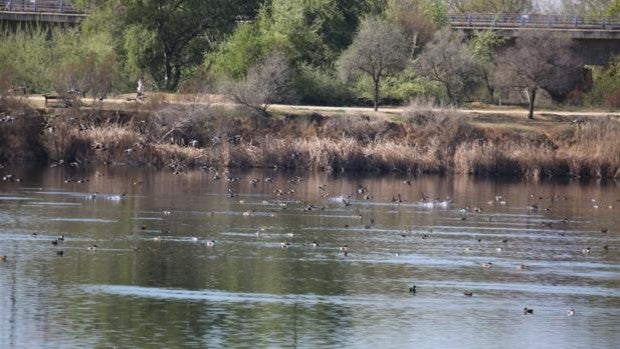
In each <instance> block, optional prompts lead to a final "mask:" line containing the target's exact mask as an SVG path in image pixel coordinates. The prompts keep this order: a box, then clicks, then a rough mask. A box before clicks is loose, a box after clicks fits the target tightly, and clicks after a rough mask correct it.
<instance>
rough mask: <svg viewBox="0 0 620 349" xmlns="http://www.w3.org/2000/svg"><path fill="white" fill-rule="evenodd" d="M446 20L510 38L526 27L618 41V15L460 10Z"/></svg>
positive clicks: (453, 25)
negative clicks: (600, 15) (496, 12)
mask: <svg viewBox="0 0 620 349" xmlns="http://www.w3.org/2000/svg"><path fill="white" fill-rule="evenodd" d="M448 23H449V24H450V26H451V27H452V28H454V29H460V30H465V31H472V30H495V31H498V32H500V33H501V34H502V35H504V36H509V37H516V36H519V33H521V32H523V31H527V30H544V31H555V32H559V33H560V32H561V33H564V34H566V35H568V36H569V37H570V38H572V39H601V40H608V39H612V40H620V17H582V16H574V15H522V14H475V13H459V14H449V15H448Z"/></svg>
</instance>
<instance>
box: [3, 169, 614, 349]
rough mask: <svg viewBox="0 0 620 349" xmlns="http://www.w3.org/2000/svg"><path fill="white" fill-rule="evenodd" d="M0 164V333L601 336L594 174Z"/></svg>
mask: <svg viewBox="0 0 620 349" xmlns="http://www.w3.org/2000/svg"><path fill="white" fill-rule="evenodd" d="M9 173H11V174H14V175H15V176H16V177H17V178H20V179H21V182H11V181H10V180H6V181H0V256H2V255H6V256H7V260H6V261H5V262H2V261H0V348H88V347H97V348H112V347H117V348H133V347H140V348H164V347H169V348H180V347H194V348H205V347H227V348H235V347H286V348H290V347H303V348H318V347H351V348H403V347H416V348H524V347H529V348H617V346H618V344H619V343H620V331H619V330H620V201H618V200H620V186H619V185H618V184H616V183H613V182H612V183H599V182H591V183H585V184H584V183H579V182H576V181H570V182H547V183H545V182H543V183H537V182H528V181H508V182H507V181H496V180H476V179H473V178H470V177H455V178H452V177H421V178H412V179H411V183H410V185H409V184H407V183H404V182H403V180H404V179H406V178H404V177H398V176H393V175H384V176H363V177H350V176H334V175H330V174H326V173H319V174H310V175H307V174H306V175H301V181H297V180H292V179H295V178H296V177H295V176H296V175H295V174H291V173H284V172H276V171H264V172H263V171H259V172H231V173H230V175H231V176H239V177H240V178H241V179H240V180H239V181H236V182H228V181H227V180H226V175H225V174H223V173H222V174H221V177H222V179H220V180H213V179H212V177H213V173H209V172H203V171H194V172H189V173H186V174H183V175H173V174H171V173H170V172H156V171H149V170H134V169H118V168H117V169H114V168H99V169H98V170H81V169H63V168H50V169H42V170H41V169H38V170H34V169H26V168H4V169H0V175H2V176H4V175H6V174H9ZM266 177H272V178H273V181H272V182H266V181H265V180H264V179H265V178H266ZM67 178H71V180H66V179H67ZM251 178H257V179H258V180H259V181H258V182H257V183H255V184H252V183H250V179H251ZM76 179H87V180H88V181H87V182H86V183H76V182H75V181H74V180H76ZM66 182H69V183H66ZM320 185H324V186H325V187H324V190H321V189H319V188H318V187H319V186H320ZM360 185H361V186H364V187H367V191H365V190H358V189H359V186H360ZM228 189H230V191H229V190H228ZM276 189H281V190H282V192H283V194H282V195H278V193H279V192H278V191H276ZM289 191H290V193H289ZM293 191H294V192H293ZM360 191H361V193H360ZM231 192H232V195H231ZM95 193H96V194H95ZM122 193H127V194H126V196H125V197H122V196H121V194H122ZM93 194H94V195H93ZM398 194H401V199H402V202H392V198H397V195H398ZM349 195H351V196H350V197H349V198H347V197H348V196H349ZM231 196H232V197H231ZM367 196H370V197H367ZM424 196H426V197H429V198H435V197H438V198H440V200H441V201H443V200H444V199H445V198H446V197H450V198H452V200H453V202H452V203H451V204H449V205H441V204H429V203H428V200H427V202H426V203H421V202H419V200H420V198H422V197H424ZM496 196H501V198H500V197H497V198H496ZM532 205H537V206H538V208H539V209H538V210H535V209H532V207H530V209H528V206H532ZM467 207H469V208H468V209H465V208H467ZM475 208H480V210H477V209H475ZM476 211H479V212H476ZM604 229H607V232H602V230H604ZM33 234H36V235H33ZM59 235H64V237H65V241H64V242H59V243H58V245H53V244H52V241H53V240H55V239H56V238H57V236H59ZM212 240H213V241H215V246H209V244H208V243H207V242H208V241H212ZM313 241H316V242H318V246H313V245H312V242H313ZM282 242H288V243H289V244H290V245H289V246H288V248H281V247H280V244H281V243H282ZM93 244H95V245H97V249H96V251H90V250H88V247H89V246H91V245H93ZM343 245H348V255H346V256H345V255H344V254H343V252H341V251H340V247H341V246H343ZM604 246H607V248H604ZM588 247H589V248H590V252H589V253H585V252H584V249H587V248H588ZM61 250H62V251H63V255H62V256H58V255H57V252H58V251H61ZM483 263H492V268H483V267H482V264H483ZM520 264H524V265H525V268H524V269H523V270H520V269H518V268H517V266H518V265H520ZM414 284H415V285H416V286H417V292H416V294H411V293H410V292H409V287H411V286H412V285H414ZM464 291H471V292H473V297H466V296H465V295H463V292H464ZM524 307H528V308H533V309H534V314H532V315H524V314H523V308H524ZM568 308H574V309H575V315H574V316H567V313H566V310H567V309H568Z"/></svg>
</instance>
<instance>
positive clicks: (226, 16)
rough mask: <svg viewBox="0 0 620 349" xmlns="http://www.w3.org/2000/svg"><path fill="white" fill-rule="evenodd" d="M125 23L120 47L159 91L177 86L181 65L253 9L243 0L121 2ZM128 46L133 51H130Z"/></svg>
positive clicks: (195, 57) (196, 58) (197, 59)
mask: <svg viewBox="0 0 620 349" xmlns="http://www.w3.org/2000/svg"><path fill="white" fill-rule="evenodd" d="M120 4H121V9H122V10H119V11H120V12H122V14H123V15H124V20H123V25H125V26H126V29H127V30H126V31H125V34H124V35H125V44H124V48H125V50H126V51H127V54H128V55H129V56H131V55H133V56H134V59H133V61H134V62H135V63H136V64H137V65H138V68H139V69H142V70H146V71H148V72H149V73H150V75H151V76H152V78H153V79H154V80H155V83H156V84H157V86H158V87H159V88H161V89H165V90H169V91H172V90H174V89H176V88H177V86H178V84H179V81H180V79H181V75H182V73H183V71H184V69H185V68H187V67H188V66H191V65H197V64H200V63H201V61H202V57H203V55H204V51H206V50H209V49H211V48H213V47H214V43H215V42H216V41H217V40H219V39H220V38H221V37H222V36H223V35H224V34H226V33H228V32H229V31H230V30H232V28H233V27H234V25H235V23H236V22H235V20H236V18H239V17H238V16H240V15H245V14H247V13H244V11H245V12H248V11H250V12H251V11H252V10H253V7H252V6H248V4H250V5H252V4H253V5H254V7H256V6H257V2H256V1H249V2H248V1H245V0H120ZM132 50H133V51H134V52H132Z"/></svg>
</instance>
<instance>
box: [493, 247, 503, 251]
mask: <svg viewBox="0 0 620 349" xmlns="http://www.w3.org/2000/svg"><path fill="white" fill-rule="evenodd" d="M503 250H504V249H503V248H501V247H496V248H495V251H497V252H502V251H503Z"/></svg>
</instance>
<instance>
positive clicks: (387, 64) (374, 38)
mask: <svg viewBox="0 0 620 349" xmlns="http://www.w3.org/2000/svg"><path fill="white" fill-rule="evenodd" d="M406 62H407V44H406V39H405V35H404V34H403V32H402V31H401V30H400V28H399V27H398V26H396V25H395V24H392V23H391V22H388V21H387V20H385V19H383V18H381V17H376V16H373V17H368V18H365V19H364V20H363V21H362V22H361V24H360V28H359V30H358V32H357V34H356V36H355V38H354V39H353V43H352V44H351V46H349V48H347V50H346V51H345V52H344V53H343V54H342V56H340V58H339V59H338V61H337V63H336V65H337V68H338V71H339V73H340V75H341V76H342V77H343V78H344V79H345V80H348V79H350V78H351V77H359V75H360V74H365V75H368V76H369V77H370V78H371V79H372V83H373V103H374V108H375V111H377V110H378V109H379V97H380V93H379V92H380V91H379V88H380V85H381V79H382V78H383V77H384V76H385V75H386V74H388V73H389V72H392V71H396V70H399V69H402V68H403V67H404V66H405V63H406Z"/></svg>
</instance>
